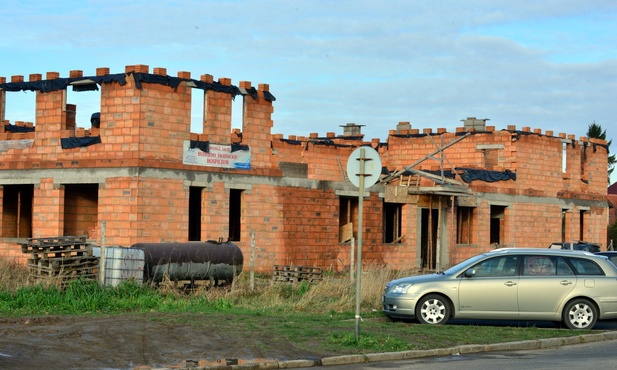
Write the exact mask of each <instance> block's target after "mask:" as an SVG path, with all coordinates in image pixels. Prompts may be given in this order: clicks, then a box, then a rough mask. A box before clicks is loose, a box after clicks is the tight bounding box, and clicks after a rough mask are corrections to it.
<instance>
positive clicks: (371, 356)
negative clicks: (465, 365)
mask: <svg viewBox="0 0 617 370" xmlns="http://www.w3.org/2000/svg"><path fill="white" fill-rule="evenodd" d="M614 339H617V332H615V331H610V332H604V333H598V334H583V335H575V336H571V337H562V338H546V339H534V340H527V341H516V342H505V343H494V344H467V345H461V346H456V347H452V348H437V349H429V350H411V351H402V352H383V353H368V354H364V355H357V354H356V355H343V356H334V357H324V358H322V359H321V361H316V362H315V363H314V364H313V365H311V366H332V365H351V364H358V363H368V362H382V361H396V360H409V359H414V358H422V357H434V356H455V355H460V354H465V353H480V352H498V351H521V350H533V349H542V348H553V347H561V346H566V345H573V344H581V343H591V342H599V341H604V340H614ZM286 362H287V361H280V362H278V364H279V365H282V364H284V363H286ZM300 367H307V366H300ZM283 368H288V367H279V369H283Z"/></svg>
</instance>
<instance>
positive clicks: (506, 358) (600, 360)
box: [310, 340, 617, 370]
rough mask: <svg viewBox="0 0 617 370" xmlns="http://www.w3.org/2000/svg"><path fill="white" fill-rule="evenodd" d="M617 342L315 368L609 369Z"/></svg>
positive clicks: (612, 365)
mask: <svg viewBox="0 0 617 370" xmlns="http://www.w3.org/2000/svg"><path fill="white" fill-rule="evenodd" d="M615 348H617V340H609V341H604V342H594V343H588V344H575V345H570V346H564V347H556V348H550V349H538V350H525V351H506V352H485V353H475V354H465V355H458V356H457V355H452V356H441V357H427V358H421V359H415V360H402V361H387V362H374V363H366V364H351V365H340V366H327V367H313V368H310V369H313V370H315V369H320V368H321V369H324V370H352V369H353V370H369V369H370V370H386V369H387V370H396V369H406V370H415V369H430V370H460V369H499V370H530V369H533V370H565V369H585V370H607V369H614V368H615V363H616V362H617V351H615Z"/></svg>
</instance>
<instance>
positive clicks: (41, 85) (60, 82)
mask: <svg viewBox="0 0 617 370" xmlns="http://www.w3.org/2000/svg"><path fill="white" fill-rule="evenodd" d="M130 75H133V78H134V79H135V87H137V88H138V89H141V84H142V83H144V82H145V83H151V84H159V85H165V86H171V87H172V88H173V89H174V90H175V89H177V88H178V86H179V85H180V83H182V82H192V83H193V84H194V85H195V87H196V88H198V89H202V90H214V91H218V92H224V93H228V94H231V96H232V98H235V97H236V95H241V94H242V93H241V91H240V89H239V88H238V87H237V86H234V85H230V86H227V85H223V84H221V83H219V82H204V81H199V80H193V79H190V78H179V77H171V76H160V75H154V74H150V73H136V72H128V73H118V74H112V75H105V76H90V77H73V78H56V79H53V80H43V81H33V82H7V83H3V84H0V89H3V90H5V91H26V90H29V91H40V92H44V93H46V92H52V91H57V90H63V89H66V88H67V87H68V86H70V85H71V83H74V82H79V81H87V80H90V81H93V82H94V84H98V85H102V84H104V83H107V84H108V83H112V82H116V83H118V84H120V85H121V86H124V85H126V77H127V76H130ZM94 84H88V83H82V84H76V85H72V86H73V91H90V90H97V87H96V86H95V85H94ZM247 94H248V95H250V96H252V97H253V99H257V90H255V88H251V89H248V90H247ZM264 99H266V100H268V101H270V102H273V101H275V100H276V98H275V97H274V96H273V95H272V94H271V93H270V92H269V91H264Z"/></svg>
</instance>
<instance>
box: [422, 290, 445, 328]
mask: <svg viewBox="0 0 617 370" xmlns="http://www.w3.org/2000/svg"><path fill="white" fill-rule="evenodd" d="M416 317H417V318H418V320H419V321H420V323H422V324H433V325H440V324H445V323H446V322H447V321H448V319H449V318H450V305H449V303H448V301H447V300H446V299H445V298H444V297H442V296H440V295H437V294H431V295H428V296H426V297H424V298H422V299H421V300H420V302H418V308H417V312H416Z"/></svg>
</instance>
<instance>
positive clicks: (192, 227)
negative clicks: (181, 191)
mask: <svg viewBox="0 0 617 370" xmlns="http://www.w3.org/2000/svg"><path fill="white" fill-rule="evenodd" d="M203 189H204V188H202V187H196V186H191V187H189V235H188V239H189V241H191V242H192V241H200V240H201V213H202V212H201V202H202V199H201V194H202V191H203Z"/></svg>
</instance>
